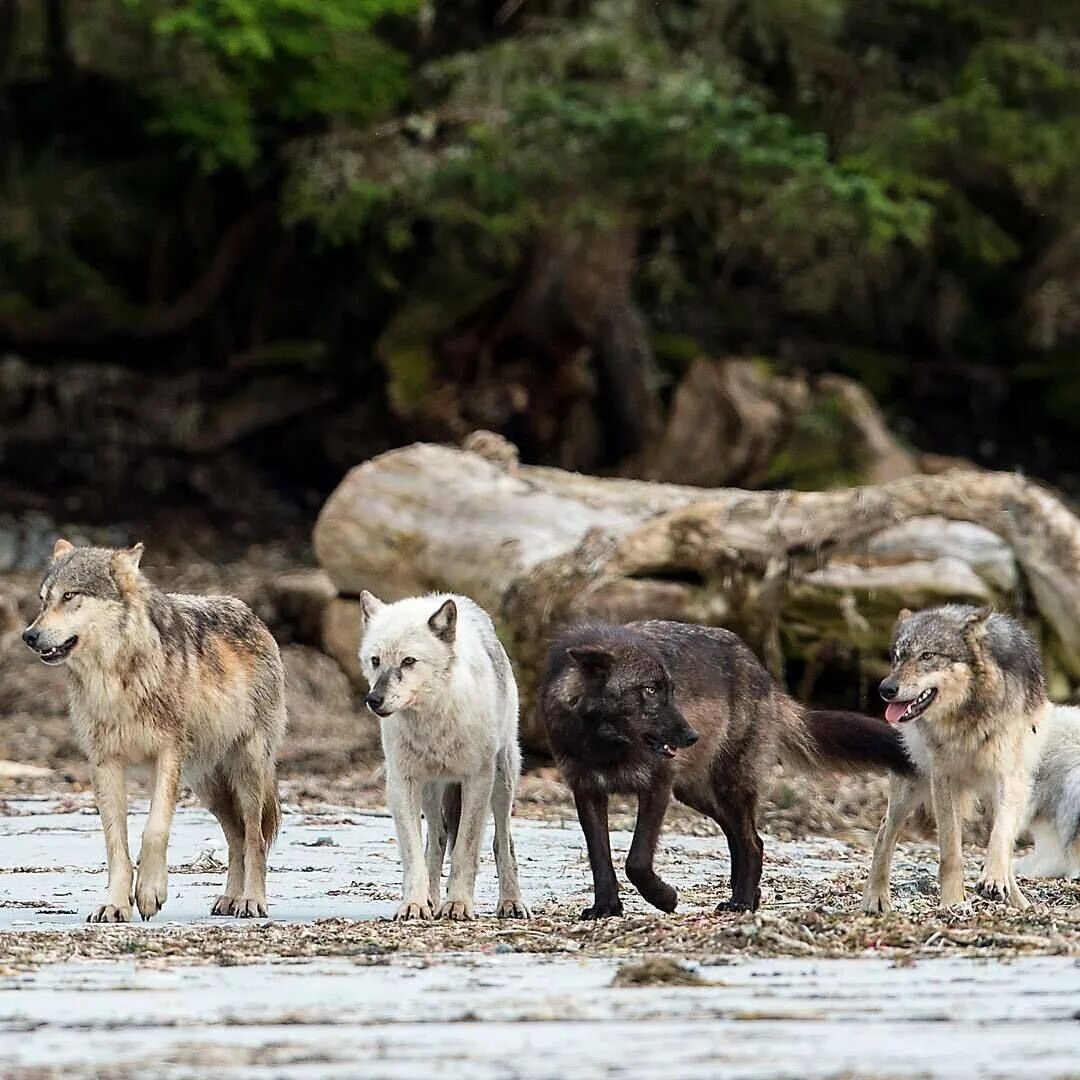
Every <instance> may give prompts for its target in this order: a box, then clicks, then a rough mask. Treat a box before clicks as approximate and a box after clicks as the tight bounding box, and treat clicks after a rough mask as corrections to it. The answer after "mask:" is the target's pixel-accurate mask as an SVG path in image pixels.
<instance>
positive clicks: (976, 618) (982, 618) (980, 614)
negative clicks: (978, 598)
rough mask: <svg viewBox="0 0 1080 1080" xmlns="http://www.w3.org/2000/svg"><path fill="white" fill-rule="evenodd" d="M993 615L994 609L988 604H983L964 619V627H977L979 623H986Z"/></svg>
mask: <svg viewBox="0 0 1080 1080" xmlns="http://www.w3.org/2000/svg"><path fill="white" fill-rule="evenodd" d="M993 614H994V609H993V608H992V607H991V606H990V605H989V604H983V606H982V607H977V608H976V609H975V610H974V611H972V612H971V613H970V614H969V615H968V616H967V618H965V619H964V625H965V626H969V627H973V626H978V625H979V623H984V622H986V620H987V619H989V618H990V616H991V615H993Z"/></svg>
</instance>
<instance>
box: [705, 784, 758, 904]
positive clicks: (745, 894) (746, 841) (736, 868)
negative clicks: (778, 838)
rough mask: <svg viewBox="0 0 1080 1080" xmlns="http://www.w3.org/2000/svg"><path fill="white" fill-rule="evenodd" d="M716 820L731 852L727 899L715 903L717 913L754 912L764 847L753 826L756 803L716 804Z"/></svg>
mask: <svg viewBox="0 0 1080 1080" xmlns="http://www.w3.org/2000/svg"><path fill="white" fill-rule="evenodd" d="M718 807H719V814H718V817H717V820H718V821H720V827H721V828H722V829H723V830H724V833H725V834H726V836H727V841H728V849H729V850H730V852H731V899H730V900H726V901H723V902H722V903H720V904H717V906H716V910H717V912H722V911H757V909H758V907H759V906H760V905H761V871H762V867H763V865H764V861H765V844H764V842H763V841H762V839H761V837H760V835H759V834H758V831H757V825H756V823H755V818H756V816H757V815H756V810H757V800H756V799H752V798H751V799H749V800H742V801H740V802H738V803H736V802H734V801H732V800H725V801H724V802H722V803H720V802H719V801H718Z"/></svg>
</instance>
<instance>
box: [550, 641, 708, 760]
mask: <svg viewBox="0 0 1080 1080" xmlns="http://www.w3.org/2000/svg"><path fill="white" fill-rule="evenodd" d="M549 673H550V674H549V677H548V679H547V680H545V682H546V684H547V688H548V692H549V693H551V694H553V695H554V699H555V700H554V701H553V702H549V703H548V704H554V705H555V706H556V709H555V712H557V714H558V719H557V720H555V727H556V728H558V729H559V730H558V731H555V730H553V731H552V736H553V738H554V739H555V741H557V742H559V743H561V744H562V746H563V747H564V748H566V750H567V751H568V753H569V754H570V755H571V756H573V757H575V758H579V759H581V760H584V761H590V760H591V761H596V762H606V763H617V762H620V761H625V762H631V761H634V760H636V759H643V760H649V759H660V760H663V759H669V758H673V757H675V754H676V752H677V751H678V750H681V749H684V748H686V747H688V746H693V745H694V743H696V742H697V740H698V734H697V732H696V731H694V729H693V728H692V727H690V725H689V724H688V723H687V722H686V718H685V717H684V716H683V714H682V712H680V710H679V707H678V706H677V705H676V704H675V687H674V685H673V683H672V679H671V675H670V674H669V672H668V670H667V667H666V666H665V665H664V662H663V660H662V659H661V657H660V654H659V653H658V652H657V651H656V649H655V648H654V647H653V645H652V644H651V643H650V642H649V641H648V640H647V639H646V638H644V637H643V636H642V635H640V634H635V633H633V632H632V631H629V630H620V629H619V628H609V629H608V630H606V631H603V632H593V631H589V630H585V631H578V632H572V633H571V634H569V635H567V636H566V637H564V638H562V639H560V640H559V641H557V642H556V643H555V644H554V645H553V647H552V655H551V658H550V660H549ZM553 675H554V676H555V677H554V678H552V676H553Z"/></svg>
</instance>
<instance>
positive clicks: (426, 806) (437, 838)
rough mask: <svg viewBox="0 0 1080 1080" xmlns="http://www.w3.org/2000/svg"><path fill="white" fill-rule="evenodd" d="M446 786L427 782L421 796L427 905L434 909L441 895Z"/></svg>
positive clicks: (445, 832)
mask: <svg viewBox="0 0 1080 1080" xmlns="http://www.w3.org/2000/svg"><path fill="white" fill-rule="evenodd" d="M446 787H447V785H446V784H444V783H442V782H441V781H439V780H428V781H427V782H426V783H425V784H424V788H423V795H422V796H421V800H420V803H421V807H422V808H423V814H424V820H425V821H426V822H427V848H426V856H427V875H428V903H429V904H430V905H431V906H432V907H433V908H436V907H438V906H439V900H440V898H441V895H442V870H443V861H444V860H445V859H446V838H447V831H446V818H445V817H444V815H443V795H444V794H445V792H446Z"/></svg>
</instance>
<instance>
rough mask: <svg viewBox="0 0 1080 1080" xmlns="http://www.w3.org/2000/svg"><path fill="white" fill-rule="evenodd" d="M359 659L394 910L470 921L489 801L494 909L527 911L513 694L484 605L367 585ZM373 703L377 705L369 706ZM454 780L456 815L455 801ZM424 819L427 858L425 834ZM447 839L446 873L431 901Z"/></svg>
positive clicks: (402, 915) (508, 913)
mask: <svg viewBox="0 0 1080 1080" xmlns="http://www.w3.org/2000/svg"><path fill="white" fill-rule="evenodd" d="M361 602H362V606H363V609H364V628H363V634H362V640H361V643H360V663H361V667H362V669H363V672H364V675H365V676H366V677H367V680H368V683H369V685H370V686H371V687H372V693H371V694H369V696H368V704H369V707H372V711H373V712H375V713H376V715H378V716H379V723H380V727H381V730H382V744H383V752H384V754H385V757H386V793H387V801H388V803H389V805H390V810H391V812H392V814H393V817H394V825H395V828H396V830H397V835H398V843H399V845H400V849H401V861H402V867H403V871H404V887H403V895H402V903H401V906H400V908H399V909H398V912H397V918H399V919H410V918H431V917H432V916H433V914H438V915H440V916H442V917H445V918H453V919H468V918H472V916H473V894H474V891H475V884H476V873H477V868H478V864H479V854H480V842H481V840H482V838H483V833H484V826H485V822H486V818H487V809H488V806H489V805H490V806H491V808H492V810H493V811H494V816H495V862H496V867H497V869H498V874H499V908H498V914H499V916H500V917H504V918H505V917H519V918H524V917H527V916H528V910H527V909H526V907H525V905H524V903H523V902H522V899H521V892H520V889H519V886H518V871H517V862H516V860H515V857H514V845H513V841H512V839H511V836H510V815H511V812H512V809H513V802H514V790H515V788H516V786H517V778H518V774H519V772H520V769H521V753H520V750H519V747H518V693H517V683H516V682H515V680H514V672H513V669H512V668H511V666H510V661H509V659H508V658H507V656H506V653H505V651H504V650H503V647H502V645H501V644H500V643H499V639H498V637H497V636H496V634H495V628H494V626H493V625H492V622H491V619H490V618H489V617H488V615H487V613H486V612H485V611H484V610H483V609H482V608H480V607H479V606H478V605H477V604H475V603H474V602H473V601H472V600H470V599H468V598H467V597H464V596H455V595H450V594H438V595H432V596H423V597H412V598H410V599H407V600H400V601H398V602H397V603H393V604H384V603H382V602H381V601H380V600H378V599H377V598H376V597H374V596H372V595H371V594H370V593H367V592H365V593H363V594H362V596H361ZM373 702H374V703H375V704H373ZM456 784H460V785H461V791H460V807H461V809H460V823H459V824H458V827H457V835H456V838H455V837H454V836H453V830H454V822H453V817H454V816H455V815H454V811H453V810H449V809H448V808H449V807H451V806H453V804H454V802H455V799H454V796H455V795H456V791H454V790H453V789H450V790H448V789H449V788H450V785H456ZM421 812H422V813H423V816H424V817H425V818H426V819H427V823H428V830H427V833H428V835H427V856H426V865H425V856H424V852H423V847H422V839H421V828H420V820H421ZM448 841H449V844H450V847H451V854H450V878H449V881H448V884H447V893H446V900H445V902H444V903H443V904H442V905H441V906H439V900H440V890H441V884H442V866H443V859H444V856H445V851H446V847H447V844H448Z"/></svg>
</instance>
